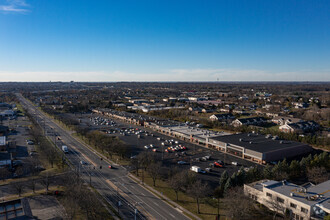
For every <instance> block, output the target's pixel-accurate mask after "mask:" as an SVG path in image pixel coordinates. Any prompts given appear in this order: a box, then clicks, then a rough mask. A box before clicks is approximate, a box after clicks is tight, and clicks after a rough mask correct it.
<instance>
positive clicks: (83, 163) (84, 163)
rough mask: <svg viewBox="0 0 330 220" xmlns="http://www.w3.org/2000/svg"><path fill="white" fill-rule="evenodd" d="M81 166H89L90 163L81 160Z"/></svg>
mask: <svg viewBox="0 0 330 220" xmlns="http://www.w3.org/2000/svg"><path fill="white" fill-rule="evenodd" d="M80 164H81V165H87V164H88V163H87V162H86V161H83V160H81V161H80Z"/></svg>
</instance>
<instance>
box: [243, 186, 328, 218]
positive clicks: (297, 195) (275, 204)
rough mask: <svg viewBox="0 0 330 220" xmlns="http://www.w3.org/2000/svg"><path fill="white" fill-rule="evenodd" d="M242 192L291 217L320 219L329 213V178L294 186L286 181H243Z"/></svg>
mask: <svg viewBox="0 0 330 220" xmlns="http://www.w3.org/2000/svg"><path fill="white" fill-rule="evenodd" d="M244 192H245V194H246V195H248V196H249V197H251V198H252V199H254V200H255V201H257V202H259V203H261V204H263V205H265V206H266V207H268V208H269V209H271V210H273V211H275V212H277V213H279V214H281V215H289V216H291V219H296V220H307V219H323V218H324V216H326V215H329V213H330V203H329V202H330V180H328V181H326V182H323V183H320V184H318V185H313V184H310V183H309V184H305V185H303V186H298V185H295V184H292V183H289V182H287V181H285V180H284V181H280V182H279V181H274V180H262V181H258V182H254V183H251V184H248V185H244Z"/></svg>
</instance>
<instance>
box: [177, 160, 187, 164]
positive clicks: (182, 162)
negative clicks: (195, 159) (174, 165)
mask: <svg viewBox="0 0 330 220" xmlns="http://www.w3.org/2000/svg"><path fill="white" fill-rule="evenodd" d="M178 164H179V165H185V164H188V162H186V161H182V160H180V161H178Z"/></svg>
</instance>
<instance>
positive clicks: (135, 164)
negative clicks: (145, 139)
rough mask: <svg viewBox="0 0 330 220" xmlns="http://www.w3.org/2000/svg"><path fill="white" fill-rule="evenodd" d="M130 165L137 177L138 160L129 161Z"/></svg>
mask: <svg viewBox="0 0 330 220" xmlns="http://www.w3.org/2000/svg"><path fill="white" fill-rule="evenodd" d="M130 165H131V166H132V168H133V170H135V172H136V175H137V176H139V169H140V163H139V160H138V159H137V158H133V159H131V161H130Z"/></svg>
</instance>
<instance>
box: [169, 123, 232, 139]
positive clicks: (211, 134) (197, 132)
mask: <svg viewBox="0 0 330 220" xmlns="http://www.w3.org/2000/svg"><path fill="white" fill-rule="evenodd" d="M171 129H172V131H174V132H178V133H181V134H183V135H186V136H190V135H193V136H194V137H197V138H203V139H206V138H215V137H218V136H223V135H229V134H230V133H226V132H215V131H210V130H206V129H202V128H195V127H190V126H187V125H183V126H172V127H171Z"/></svg>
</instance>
